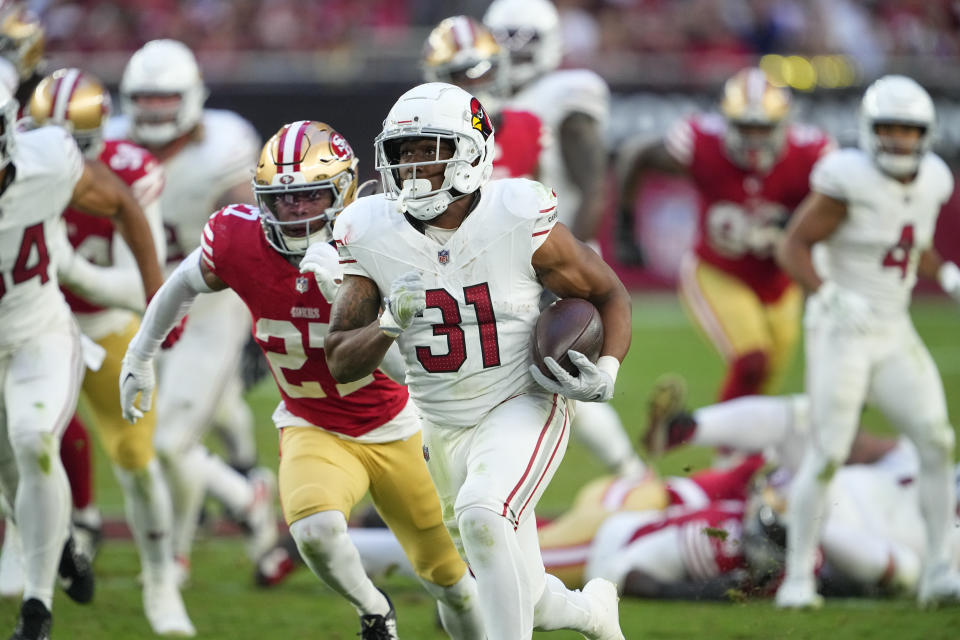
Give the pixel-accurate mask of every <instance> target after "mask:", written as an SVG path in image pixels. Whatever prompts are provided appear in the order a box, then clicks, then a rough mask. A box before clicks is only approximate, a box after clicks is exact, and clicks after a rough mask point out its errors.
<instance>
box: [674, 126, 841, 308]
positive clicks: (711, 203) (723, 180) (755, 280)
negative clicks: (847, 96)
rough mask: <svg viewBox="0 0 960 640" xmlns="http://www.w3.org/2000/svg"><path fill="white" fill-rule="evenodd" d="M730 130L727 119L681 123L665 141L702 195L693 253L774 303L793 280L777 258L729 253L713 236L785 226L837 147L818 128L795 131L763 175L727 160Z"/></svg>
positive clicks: (788, 133)
mask: <svg viewBox="0 0 960 640" xmlns="http://www.w3.org/2000/svg"><path fill="white" fill-rule="evenodd" d="M725 129H726V122H725V120H724V119H723V117H722V116H720V115H717V114H709V115H700V116H694V117H692V118H690V119H687V120H684V121H681V122H679V123H677V124H676V125H674V127H673V128H672V129H671V131H670V132H669V133H668V134H667V136H666V138H665V141H666V146H667V150H668V151H669V152H670V154H671V155H672V156H673V157H674V158H675V159H676V160H677V161H678V162H680V163H681V164H682V165H684V166H685V167H687V169H688V171H689V174H690V176H691V178H692V180H693V182H694V184H695V185H696V187H697V191H698V192H699V193H700V228H699V231H698V235H697V240H696V242H695V245H694V251H695V252H696V254H697V256H699V258H700V259H701V260H703V261H704V262H706V263H708V264H711V265H713V266H715V267H717V268H718V269H721V270H722V271H725V272H726V273H729V274H731V275H733V276H736V277H737V278H739V279H740V280H742V281H743V282H744V283H746V284H747V286H749V287H750V288H751V289H753V290H754V291H755V292H756V293H757V296H758V297H759V298H760V300H761V301H763V302H775V301H776V300H778V299H779V298H780V296H781V295H782V294H783V292H784V291H785V290H786V288H787V287H788V286H789V284H790V278H789V276H787V274H786V273H784V272H783V271H782V270H781V269H780V268H779V267H778V266H777V264H776V262H775V261H774V259H773V257H772V256H759V255H755V254H752V253H746V252H740V254H739V255H736V254H734V253H732V252H730V251H724V250H723V249H721V248H720V246H719V243H717V242H714V241H713V240H712V238H711V235H712V234H716V233H723V232H724V230H725V229H724V227H725V225H728V224H735V223H736V224H739V226H744V225H765V224H769V223H770V222H773V223H776V224H780V225H783V224H785V222H786V219H787V218H788V217H789V216H790V215H791V214H792V212H793V210H794V209H795V208H796V207H797V205H799V204H800V202H801V201H802V200H803V199H804V197H806V195H807V193H808V192H809V191H810V184H809V178H810V171H811V169H812V168H813V165H814V164H815V163H816V161H817V160H818V159H819V158H820V157H821V156H822V155H823V154H824V153H825V152H826V151H828V150H830V149H831V148H833V146H834V145H833V141H832V140H831V138H830V137H829V136H827V135H826V134H825V133H823V132H822V131H820V130H819V129H816V128H814V127H810V126H807V125H790V126H788V128H787V131H786V139H785V142H784V147H783V150H782V152H781V154H780V157H779V158H778V159H777V160H776V162H775V163H774V165H773V167H772V168H771V169H770V170H769V171H768V172H767V173H766V174H761V173H757V172H755V171H750V170H747V169H742V168H740V167H739V166H737V165H736V164H734V163H733V162H732V161H731V160H730V159H729V158H728V157H727V154H726V151H725V149H724V131H725ZM732 217H736V218H740V220H734V219H731V218H732Z"/></svg>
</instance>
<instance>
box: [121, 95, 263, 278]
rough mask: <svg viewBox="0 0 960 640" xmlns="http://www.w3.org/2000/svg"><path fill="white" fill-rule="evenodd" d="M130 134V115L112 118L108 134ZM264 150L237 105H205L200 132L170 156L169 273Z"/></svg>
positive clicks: (166, 197)
mask: <svg viewBox="0 0 960 640" xmlns="http://www.w3.org/2000/svg"><path fill="white" fill-rule="evenodd" d="M128 134H129V119H128V118H127V117H126V116H117V117H115V118H111V119H110V120H109V121H108V124H107V137H108V138H125V137H127V136H128ZM259 156H260V137H259V136H258V135H257V132H256V130H255V129H254V128H253V125H251V124H250V123H249V122H247V121H246V120H245V119H243V118H242V117H241V116H239V115H237V114H236V113H233V112H232V111H223V110H219V109H204V111H203V119H202V121H201V124H200V132H199V133H198V134H197V136H196V138H195V139H192V140H191V141H190V142H189V143H187V145H186V146H185V147H183V149H181V150H180V151H178V152H177V153H176V155H174V156H173V157H171V158H168V159H166V160H164V162H163V168H164V170H165V172H166V185H165V187H164V189H163V195H162V196H161V201H160V205H161V208H162V210H163V225H164V228H165V230H166V234H167V270H168V273H169V271H172V270H173V268H174V267H176V265H177V264H179V262H180V261H181V260H183V258H184V257H186V256H187V254H189V253H190V252H191V251H193V250H194V249H196V248H197V245H198V244H199V242H200V232H201V231H202V230H203V226H204V225H205V224H206V223H207V218H208V217H209V216H210V212H211V211H213V210H215V209H216V208H217V207H216V204H217V199H218V198H220V197H221V195H222V194H223V193H224V192H225V191H226V190H228V189H230V188H231V187H233V186H234V185H236V184H239V183H242V182H245V181H249V180H251V179H252V178H253V168H254V167H256V166H257V159H258V158H259Z"/></svg>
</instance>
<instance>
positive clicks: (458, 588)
mask: <svg viewBox="0 0 960 640" xmlns="http://www.w3.org/2000/svg"><path fill="white" fill-rule="evenodd" d="M420 582H421V583H422V584H423V586H424V588H425V589H426V590H427V593H429V594H430V595H431V596H433V597H434V599H435V600H436V601H437V610H438V611H439V613H440V624H441V625H443V629H444V631H446V632H447V635H449V636H450V637H451V638H452V640H484V638H486V637H487V636H486V633H485V632H484V625H483V618H481V617H480V608H479V607H478V606H477V581H476V580H475V579H474V578H473V576H471V575H470V573H469V572H468V573H466V574H464V576H463V577H462V578H460V580H458V581H457V582H455V583H453V584H452V585H450V586H449V587H441V586H440V585H438V584H434V583H432V582H428V581H426V580H420Z"/></svg>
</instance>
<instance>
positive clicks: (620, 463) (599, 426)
mask: <svg viewBox="0 0 960 640" xmlns="http://www.w3.org/2000/svg"><path fill="white" fill-rule="evenodd" d="M571 435H572V436H573V437H574V438H576V440H577V442H579V443H580V444H582V445H583V446H585V447H586V448H587V450H589V451H590V453H591V454H593V456H594V457H595V458H597V460H599V461H600V462H601V463H602V464H603V466H604V467H606V468H607V470H608V471H610V472H612V473H616V474H624V473H628V472H629V473H638V474H639V473H642V471H643V469H644V465H643V462H641V461H640V458H639V457H638V456H637V453H636V451H634V448H633V444H632V443H631V442H630V436H628V435H627V432H626V430H625V429H624V427H623V422H622V421H621V420H620V416H619V415H618V414H617V412H616V410H614V408H613V407H612V406H610V404H608V403H606V402H578V403H576V409H575V411H574V412H573V423H572V425H571Z"/></svg>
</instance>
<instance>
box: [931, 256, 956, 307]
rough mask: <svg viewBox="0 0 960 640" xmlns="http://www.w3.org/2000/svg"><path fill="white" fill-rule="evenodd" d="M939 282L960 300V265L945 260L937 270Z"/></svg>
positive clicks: (954, 297) (941, 286)
mask: <svg viewBox="0 0 960 640" xmlns="http://www.w3.org/2000/svg"><path fill="white" fill-rule="evenodd" d="M937 282H939V283H940V288H941V289H943V290H944V291H945V292H947V293H948V294H950V297H951V298H953V299H954V300H956V301H957V302H960V267H957V265H956V264H954V263H952V262H944V263H943V264H942V265H941V266H940V270H939V271H937Z"/></svg>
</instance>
